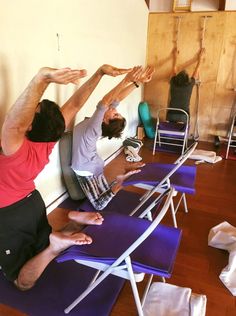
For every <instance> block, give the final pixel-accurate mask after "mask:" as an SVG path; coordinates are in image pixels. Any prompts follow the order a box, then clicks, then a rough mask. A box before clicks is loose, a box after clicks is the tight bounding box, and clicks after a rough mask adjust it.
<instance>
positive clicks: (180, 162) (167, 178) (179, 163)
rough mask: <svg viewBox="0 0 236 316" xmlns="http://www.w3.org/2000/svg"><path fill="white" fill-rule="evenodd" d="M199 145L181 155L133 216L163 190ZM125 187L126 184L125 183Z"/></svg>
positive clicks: (135, 210)
mask: <svg viewBox="0 0 236 316" xmlns="http://www.w3.org/2000/svg"><path fill="white" fill-rule="evenodd" d="M197 145H198V143H197V142H195V143H194V144H193V145H192V146H191V147H190V148H189V149H188V150H187V151H186V152H185V153H184V154H183V155H181V156H180V157H179V158H178V159H177V160H176V161H175V163H174V164H173V168H171V170H170V171H169V172H168V173H167V174H166V176H164V177H163V178H162V180H161V181H158V184H157V185H156V186H154V187H153V188H152V189H151V190H150V191H148V192H147V193H146V194H145V195H144V196H143V198H142V201H141V202H140V203H139V205H138V206H137V207H136V208H135V209H134V210H133V212H132V213H131V215H133V214H135V213H136V212H137V211H138V210H139V208H140V207H141V206H142V205H143V204H144V203H146V201H147V200H148V199H149V198H150V197H151V196H152V195H153V194H154V193H155V192H158V191H159V189H161V188H162V186H163V184H165V183H167V182H168V181H170V177H171V176H172V175H173V174H174V173H175V172H176V171H177V170H178V169H179V168H180V167H181V166H182V165H183V164H184V162H185V161H186V160H187V159H188V158H189V157H190V156H191V154H192V153H193V151H194V150H195V148H196V147H197ZM141 172H142V171H141ZM134 176H135V175H132V176H130V178H129V179H128V181H130V180H131V179H132V177H134ZM123 185H125V182H124V183H123Z"/></svg>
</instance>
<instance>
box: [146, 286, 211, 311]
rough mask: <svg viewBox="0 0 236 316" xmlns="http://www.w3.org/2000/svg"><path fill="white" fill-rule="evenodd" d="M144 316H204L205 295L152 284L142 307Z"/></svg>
mask: <svg viewBox="0 0 236 316" xmlns="http://www.w3.org/2000/svg"><path fill="white" fill-rule="evenodd" d="M143 312H144V315H145V316H205V313H206V295H201V294H194V293H192V290H191V289H190V288H186V287H180V286H176V285H172V284H168V283H163V282H154V283H153V284H152V285H151V287H150V290H149V292H148V295H147V298H146V300H145V303H144V306H143Z"/></svg>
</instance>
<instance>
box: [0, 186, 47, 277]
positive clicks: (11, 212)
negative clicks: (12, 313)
mask: <svg viewBox="0 0 236 316" xmlns="http://www.w3.org/2000/svg"><path fill="white" fill-rule="evenodd" d="M50 233H51V226H50V225H49V223H48V220H47V214H46V207H45V204H44V201H43V199H42V197H41V195H40V193H39V192H38V191H37V190H35V191H33V192H32V193H31V194H29V195H28V196H27V197H26V198H24V199H22V200H21V201H19V202H16V203H14V204H12V205H10V206H7V207H3V208H0V266H1V268H2V271H3V273H4V275H5V276H6V278H7V279H8V280H10V281H14V280H15V279H17V276H18V274H19V271H20V269H21V267H22V266H23V265H24V264H25V263H26V262H27V261H28V260H29V259H31V258H32V257H34V256H35V255H37V254H38V253H39V252H41V251H42V250H43V249H45V248H46V247H47V246H48V244H49V235H50Z"/></svg>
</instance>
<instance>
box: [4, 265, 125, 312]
mask: <svg viewBox="0 0 236 316" xmlns="http://www.w3.org/2000/svg"><path fill="white" fill-rule="evenodd" d="M94 273H95V270H94V269H91V268H88V267H84V266H81V265H79V264H78V263H76V262H74V261H67V262H64V263H57V262H56V261H52V262H51V263H50V264H49V266H48V267H47V268H46V270H45V271H44V273H43V275H42V276H41V278H40V279H39V280H38V282H37V283H36V285H35V287H34V288H32V289H31V290H29V291H25V292H21V291H19V290H17V289H16V288H15V286H14V285H13V284H12V283H10V282H8V281H7V280H6V279H5V278H4V276H3V273H2V272H1V271H0V303H1V304H5V305H8V306H11V307H13V308H15V309H17V310H19V311H21V312H23V313H25V314H27V315H28V316H65V314H64V309H65V308H66V307H67V306H68V305H69V304H71V303H72V301H73V300H74V299H75V298H77V296H78V295H79V294H80V293H81V292H82V291H83V290H84V289H85V287H86V285H88V283H89V281H91V278H92V276H93V275H94ZM123 284H124V280H122V279H121V278H118V277H115V276H109V278H108V279H106V280H105V281H104V282H103V283H102V284H101V286H98V287H97V289H95V290H94V291H93V292H92V293H91V294H90V295H89V296H88V297H87V298H85V299H84V300H83V301H82V302H81V303H80V304H79V305H77V306H76V307H75V308H74V309H73V310H72V311H71V312H70V313H69V315H70V316H75V315H76V316H95V315H99V316H108V315H110V313H111V309H112V306H113V304H114V303H115V301H116V299H117V296H118V294H119V292H120V290H121V289H122V287H123Z"/></svg>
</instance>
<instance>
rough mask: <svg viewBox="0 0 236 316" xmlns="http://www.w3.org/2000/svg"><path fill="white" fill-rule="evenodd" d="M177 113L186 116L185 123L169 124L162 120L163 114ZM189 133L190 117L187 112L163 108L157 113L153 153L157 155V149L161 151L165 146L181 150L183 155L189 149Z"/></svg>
mask: <svg viewBox="0 0 236 316" xmlns="http://www.w3.org/2000/svg"><path fill="white" fill-rule="evenodd" d="M169 111H170V112H171V111H175V112H178V113H180V114H182V115H184V117H185V119H184V122H181V123H178V122H168V121H163V120H161V118H160V116H161V115H162V113H163V112H169ZM188 133H189V115H188V113H187V112H186V111H184V110H182V109H178V108H161V109H159V110H158V111H157V123H156V131H155V138H154V144H153V152H152V154H153V155H155V153H156V149H157V147H159V148H160V149H161V148H162V147H164V146H174V147H175V148H176V149H178V148H181V154H182V155H183V154H184V152H185V150H186V149H187V148H188Z"/></svg>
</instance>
